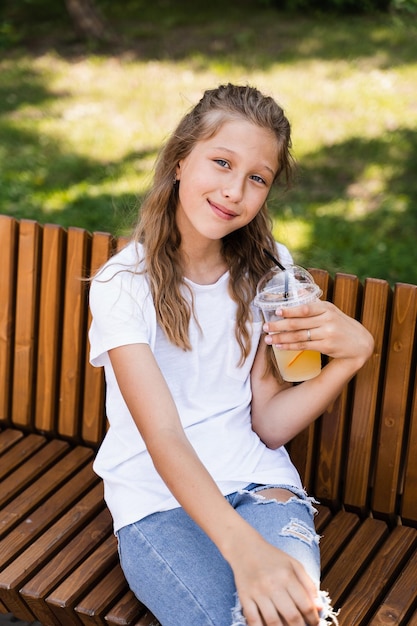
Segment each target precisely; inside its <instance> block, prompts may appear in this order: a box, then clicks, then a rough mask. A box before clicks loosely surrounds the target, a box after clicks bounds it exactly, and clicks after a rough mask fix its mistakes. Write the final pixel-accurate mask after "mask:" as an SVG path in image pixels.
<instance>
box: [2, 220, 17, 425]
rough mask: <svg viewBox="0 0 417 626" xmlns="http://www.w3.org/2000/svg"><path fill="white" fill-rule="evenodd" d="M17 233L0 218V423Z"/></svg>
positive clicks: (7, 394) (6, 388)
mask: <svg viewBox="0 0 417 626" xmlns="http://www.w3.org/2000/svg"><path fill="white" fill-rule="evenodd" d="M17 234H18V230H17V222H16V220H15V219H13V218H12V217H7V216H5V215H0V267H1V272H0V302H1V306H0V422H1V421H3V420H4V421H10V401H11V391H12V376H13V364H12V358H13V336H14V306H15V289H16V262H17V247H18V238H17Z"/></svg>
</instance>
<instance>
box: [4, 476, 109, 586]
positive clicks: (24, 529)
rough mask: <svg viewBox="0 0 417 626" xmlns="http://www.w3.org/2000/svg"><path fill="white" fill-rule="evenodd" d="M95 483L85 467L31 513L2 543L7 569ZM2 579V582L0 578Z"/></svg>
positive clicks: (95, 478)
mask: <svg viewBox="0 0 417 626" xmlns="http://www.w3.org/2000/svg"><path fill="white" fill-rule="evenodd" d="M96 482H97V477H96V476H95V474H94V472H93V470H92V468H91V466H90V465H87V466H85V467H84V468H83V469H81V470H80V471H79V472H78V473H77V474H75V475H74V476H73V477H72V478H71V479H70V480H68V481H67V482H66V483H65V484H64V485H63V486H61V487H60V489H58V491H55V492H54V493H52V494H51V495H49V497H48V498H47V499H46V500H45V501H44V502H43V503H42V504H40V505H39V506H38V507H37V508H36V509H35V510H33V511H31V512H30V517H27V518H26V519H24V520H22V522H21V523H20V524H19V525H17V526H16V527H15V528H14V529H13V530H12V531H11V532H10V533H9V534H8V535H7V536H6V537H5V538H4V539H3V540H2V541H1V542H0V558H1V561H2V563H4V565H6V564H7V563H8V562H10V561H11V560H13V559H14V558H16V556H17V555H18V554H19V553H20V552H22V551H23V550H24V549H25V548H26V547H27V546H28V545H29V544H30V543H31V542H32V541H34V540H35V539H36V538H37V537H38V536H39V535H40V534H41V533H42V532H43V531H44V530H45V529H46V528H48V527H49V526H50V525H51V524H53V523H54V522H55V521H56V520H57V519H58V518H59V517H60V516H61V515H64V514H65V513H66V511H67V510H68V508H70V507H71V506H72V505H73V504H74V502H76V501H77V500H78V499H79V498H81V497H82V495H84V493H85V492H86V491H87V490H88V489H90V488H91V487H92V486H93V485H94V484H95V483H96ZM0 577H1V573H0ZM0 579H1V578H0Z"/></svg>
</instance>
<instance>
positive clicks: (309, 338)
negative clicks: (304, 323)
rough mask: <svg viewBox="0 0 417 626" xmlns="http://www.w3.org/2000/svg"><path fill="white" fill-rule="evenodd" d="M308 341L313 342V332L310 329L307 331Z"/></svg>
mask: <svg viewBox="0 0 417 626" xmlns="http://www.w3.org/2000/svg"><path fill="white" fill-rule="evenodd" d="M307 341H311V331H310V329H309V328H308V329H307Z"/></svg>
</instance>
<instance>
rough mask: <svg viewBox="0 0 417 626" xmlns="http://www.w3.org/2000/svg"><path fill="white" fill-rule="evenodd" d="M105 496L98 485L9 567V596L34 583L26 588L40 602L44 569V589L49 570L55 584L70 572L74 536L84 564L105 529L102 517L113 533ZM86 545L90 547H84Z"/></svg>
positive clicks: (5, 577) (1, 578) (1, 580)
mask: <svg viewBox="0 0 417 626" xmlns="http://www.w3.org/2000/svg"><path fill="white" fill-rule="evenodd" d="M102 492H103V489H102V486H101V485H95V486H94V487H93V488H92V489H91V491H89V492H88V493H87V494H86V495H85V496H83V497H82V498H81V499H80V500H79V501H78V502H76V503H75V504H74V506H72V507H71V508H70V509H69V511H67V513H65V514H64V515H63V516H62V517H60V518H59V519H58V520H57V521H56V522H55V523H54V524H52V525H51V526H50V527H49V528H47V529H46V530H45V532H44V533H43V534H42V535H41V536H40V537H39V538H38V539H37V540H35V541H34V542H32V543H31V544H30V545H29V546H28V548H26V550H25V551H24V552H22V554H20V555H19V556H18V557H17V558H16V559H14V560H13V561H12V562H11V563H10V565H9V566H8V567H6V568H3V569H2V571H1V572H0V586H1V587H2V588H7V590H8V592H9V593H10V592H12V591H13V592H15V593H16V594H17V593H18V592H19V591H20V589H21V588H22V586H23V585H24V584H25V583H26V582H27V581H28V580H29V579H31V581H30V584H28V586H27V588H26V593H27V595H28V596H29V597H35V598H37V597H38V596H39V589H38V588H37V587H36V582H35V581H36V576H35V575H36V573H37V572H38V571H39V569H41V568H42V567H44V570H42V574H41V576H40V583H41V585H42V586H45V585H46V584H47V578H48V576H47V570H48V568H49V570H51V571H52V573H53V576H54V580H56V578H57V577H58V576H59V571H60V570H61V571H67V570H68V565H67V564H66V563H65V559H66V556H65V555H66V553H67V551H68V552H71V548H70V542H71V541H73V539H74V536H75V537H76V542H75V546H76V547H77V548H78V550H76V552H78V554H77V558H78V559H80V560H81V559H82V558H84V556H85V554H86V552H84V551H83V550H90V551H91V550H92V549H93V546H94V541H96V540H98V539H97V536H98V531H99V529H100V528H101V526H100V519H101V518H102V517H103V518H104V519H106V520H107V525H108V527H107V529H106V532H109V531H110V530H111V520H110V514H109V512H108V511H107V509H105V510H104V512H103V506H104V502H103V493H102ZM91 520H92V521H91ZM89 525H91V526H92V527H93V528H94V532H93V539H92V538H91V536H90V535H89ZM80 535H81V536H80ZM87 542H88V543H87ZM86 543H87V545H84V544H86ZM73 549H74V545H73ZM76 563H77V561H76ZM58 580H59V578H58ZM23 591H24V590H23ZM23 595H24V594H23Z"/></svg>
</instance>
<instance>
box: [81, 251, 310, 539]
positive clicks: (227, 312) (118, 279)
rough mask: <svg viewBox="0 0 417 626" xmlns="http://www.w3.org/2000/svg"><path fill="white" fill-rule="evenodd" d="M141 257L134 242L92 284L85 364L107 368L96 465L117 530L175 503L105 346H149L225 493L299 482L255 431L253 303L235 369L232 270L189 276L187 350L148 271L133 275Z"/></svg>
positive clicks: (282, 453)
mask: <svg viewBox="0 0 417 626" xmlns="http://www.w3.org/2000/svg"><path fill="white" fill-rule="evenodd" d="M279 255H280V258H281V259H282V262H283V263H284V264H290V263H291V262H292V260H291V256H290V255H289V252H288V250H287V249H286V248H285V247H284V246H279ZM138 258H142V248H141V246H140V244H136V243H133V242H131V243H130V244H128V245H127V246H126V247H125V248H124V249H123V250H121V251H120V252H119V253H118V254H117V255H115V256H114V257H113V258H111V259H110V260H109V261H108V262H107V263H106V264H105V266H104V268H103V269H102V270H101V271H100V273H99V274H98V276H96V278H95V279H94V280H93V282H92V285H91V289H90V308H91V312H92V315H93V321H92V324H91V327H90V332H89V338H90V344H91V352H90V361H91V363H92V364H93V365H94V366H97V367H100V366H104V370H105V377H106V386H107V389H106V412H107V417H108V420H109V424H110V427H109V430H108V431H107V434H106V436H105V438H104V441H103V443H102V445H101V447H100V449H99V451H98V454H97V457H96V459H95V462H94V469H95V471H96V472H97V474H98V475H99V476H101V477H102V478H103V481H104V489H105V499H106V502H107V505H108V507H109V509H110V512H111V514H112V517H113V521H114V530H115V531H117V530H118V529H120V528H121V527H123V526H126V525H128V524H131V523H133V522H135V521H138V520H139V519H142V518H143V517H145V516H147V515H149V514H151V513H154V512H156V511H164V510H168V509H172V508H175V507H177V506H179V504H178V502H177V501H176V500H175V498H174V497H173V496H172V494H171V492H170V491H169V489H168V488H167V487H166V485H165V483H164V482H163V481H162V479H161V478H160V476H159V474H158V473H157V472H156V470H155V468H154V465H153V463H152V459H151V457H150V455H149V454H148V452H147V450H146V446H145V443H144V441H143V439H142V437H141V436H140V434H139V431H138V429H137V427H136V425H135V423H134V421H133V418H132V417H131V415H130V413H129V410H128V408H127V406H126V404H125V402H124V400H123V397H122V395H121V393H120V390H119V387H118V385H117V382H116V379H115V376H114V372H113V369H112V366H111V363H110V359H109V356H108V350H110V349H112V348H116V347H118V346H122V345H127V344H135V343H145V344H148V345H149V346H150V348H151V350H152V352H153V354H154V356H155V359H156V361H157V363H158V365H159V367H160V369H161V371H162V373H163V375H164V377H165V379H166V381H167V384H168V387H169V389H170V391H171V393H172V396H173V399H174V402H175V404H176V406H177V409H178V412H179V415H180V419H181V422H182V424H183V426H184V430H185V433H186V435H187V437H188V439H189V440H190V442H191V444H192V445H193V447H194V449H195V450H196V452H197V454H198V456H199V458H200V459H201V461H202V462H203V463H204V465H205V466H206V468H207V469H208V471H209V472H210V474H211V475H212V477H213V478H214V480H215V481H216V483H217V484H218V486H219V488H220V490H221V492H222V493H223V494H224V495H226V494H228V493H232V492H233V491H236V490H237V489H240V488H242V487H244V486H246V485H247V484H249V483H260V484H272V483H274V484H278V483H279V484H285V485H294V486H297V487H301V482H300V478H299V475H298V473H297V471H296V469H295V467H294V466H293V464H292V463H291V461H290V459H289V457H288V454H287V451H286V450H285V448H283V447H281V448H278V449H277V450H271V449H269V448H267V447H266V446H265V444H264V443H262V441H261V440H260V439H259V437H258V435H256V433H254V431H253V430H252V428H251V397H252V394H251V385H250V370H251V367H252V364H253V359H254V356H255V352H256V349H257V346H258V343H259V339H260V335H261V331H262V318H261V315H260V311H259V310H258V309H257V308H256V307H254V308H253V313H254V322H253V323H252V324H251V326H252V329H251V332H252V350H251V354H250V355H249V357H248V358H247V359H246V361H245V363H244V365H243V367H239V366H238V361H239V359H240V348H239V346H238V344H237V341H236V338H235V318H236V304H235V303H234V302H233V300H232V299H231V298H230V296H229V294H228V281H229V274H228V273H226V274H224V275H223V276H222V277H221V278H220V279H219V280H218V281H217V282H216V283H215V284H213V285H198V284H195V283H192V282H191V281H187V282H188V284H189V285H190V287H191V288H192V290H193V294H194V308H195V312H196V317H197V319H198V325H197V323H196V322H195V320H194V318H193V317H192V318H191V322H190V328H189V335H190V340H191V344H192V346H193V349H192V350H190V351H184V350H183V349H182V348H178V347H176V346H174V345H173V344H172V343H170V342H169V341H168V339H167V338H166V336H165V334H164V332H163V331H162V330H161V328H160V327H159V325H158V324H157V322H156V314H155V309H154V305H153V301H152V297H151V295H150V291H149V288H148V283H147V280H146V275H145V274H140V273H134V272H133V271H132V270H134V268H135V267H136V266H137V262H138ZM184 293H185V294H186V293H187V290H186V289H185V290H184Z"/></svg>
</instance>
